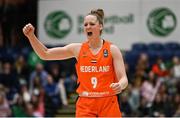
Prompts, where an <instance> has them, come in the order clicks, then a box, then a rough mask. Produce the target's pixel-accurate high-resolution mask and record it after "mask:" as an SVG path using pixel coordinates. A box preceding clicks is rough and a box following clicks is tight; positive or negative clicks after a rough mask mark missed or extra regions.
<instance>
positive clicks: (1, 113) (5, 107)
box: [0, 91, 11, 117]
mask: <svg viewBox="0 0 180 118" xmlns="http://www.w3.org/2000/svg"><path fill="white" fill-rule="evenodd" d="M9 116H11V109H10V107H9V104H8V101H7V99H6V96H5V93H4V92H3V91H0V117H9Z"/></svg>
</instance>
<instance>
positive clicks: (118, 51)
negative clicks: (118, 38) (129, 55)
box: [110, 44, 121, 54]
mask: <svg viewBox="0 0 180 118" xmlns="http://www.w3.org/2000/svg"><path fill="white" fill-rule="evenodd" d="M110 50H111V53H112V54H116V53H121V52H120V49H119V47H117V46H116V45H114V44H111V45H110Z"/></svg>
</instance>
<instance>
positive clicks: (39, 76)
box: [29, 63, 48, 94]
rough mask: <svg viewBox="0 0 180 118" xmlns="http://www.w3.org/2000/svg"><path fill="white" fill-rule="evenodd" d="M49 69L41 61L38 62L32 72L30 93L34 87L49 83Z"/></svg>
mask: <svg viewBox="0 0 180 118" xmlns="http://www.w3.org/2000/svg"><path fill="white" fill-rule="evenodd" d="M47 75H48V73H47V71H46V70H45V69H44V66H43V65H42V64H41V63H37V65H36V69H35V70H34V71H33V72H32V73H31V74H30V81H29V82H30V93H31V94H32V93H33V90H35V89H34V88H37V89H39V88H41V87H43V88H44V87H45V86H46V84H47V80H46V79H47Z"/></svg>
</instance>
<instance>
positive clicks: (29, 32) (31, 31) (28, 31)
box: [23, 23, 35, 37]
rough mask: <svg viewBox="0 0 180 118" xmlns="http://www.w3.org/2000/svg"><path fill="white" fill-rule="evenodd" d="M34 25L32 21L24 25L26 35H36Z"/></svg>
mask: <svg viewBox="0 0 180 118" xmlns="http://www.w3.org/2000/svg"><path fill="white" fill-rule="evenodd" d="M34 30H35V28H34V26H33V25H32V24H30V23H28V24H27V25H25V26H24V28H23V33H24V35H25V36H26V37H31V36H32V35H34Z"/></svg>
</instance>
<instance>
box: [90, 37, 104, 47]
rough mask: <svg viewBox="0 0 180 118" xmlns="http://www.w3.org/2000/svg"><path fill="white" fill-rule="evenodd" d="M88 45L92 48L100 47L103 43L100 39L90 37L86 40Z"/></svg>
mask: <svg viewBox="0 0 180 118" xmlns="http://www.w3.org/2000/svg"><path fill="white" fill-rule="evenodd" d="M88 44H89V47H90V48H92V49H96V48H100V47H101V46H102V45H103V40H102V39H96V40H94V39H92V40H89V41H88Z"/></svg>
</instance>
